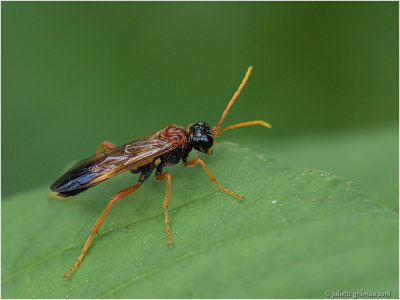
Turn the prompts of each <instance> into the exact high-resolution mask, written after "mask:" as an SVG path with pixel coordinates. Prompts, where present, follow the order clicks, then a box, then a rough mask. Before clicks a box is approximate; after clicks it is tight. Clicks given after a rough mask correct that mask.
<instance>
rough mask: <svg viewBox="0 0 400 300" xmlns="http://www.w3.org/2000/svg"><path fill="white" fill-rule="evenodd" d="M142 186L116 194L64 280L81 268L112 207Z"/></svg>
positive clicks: (139, 184) (135, 186)
mask: <svg viewBox="0 0 400 300" xmlns="http://www.w3.org/2000/svg"><path fill="white" fill-rule="evenodd" d="M141 185H142V182H140V181H139V182H138V183H137V184H135V185H134V186H131V187H129V188H127V189H125V190H122V191H120V192H119V193H117V194H115V195H114V196H113V197H112V199H111V201H110V202H109V203H108V205H107V207H106V209H105V210H104V211H103V213H102V214H101V216H100V218H99V219H98V220H97V222H96V223H95V224H94V226H93V228H92V232H91V233H90V236H89V238H88V239H87V241H86V243H85V245H84V246H83V249H82V252H81V254H80V255H79V257H78V259H77V260H76V262H75V264H74V265H73V266H72V268H71V269H70V270H69V271H67V272H66V273H65V275H64V278H65V279H67V278H68V276H69V274H70V273H73V272H74V271H75V270H76V269H77V268H78V266H79V264H80V263H81V262H82V260H83V257H84V256H85V254H86V252H87V250H88V248H89V245H90V243H91V242H92V239H93V237H94V235H95V234H96V233H97V231H98V230H99V228H100V226H101V223H103V221H104V219H105V217H106V216H107V214H108V211H109V210H110V209H111V207H112V206H113V205H114V204H115V203H117V202H118V201H120V200H121V199H122V198H124V197H126V196H128V195H129V194H132V193H133V192H135V191H137V190H138V189H139V188H140V186H141Z"/></svg>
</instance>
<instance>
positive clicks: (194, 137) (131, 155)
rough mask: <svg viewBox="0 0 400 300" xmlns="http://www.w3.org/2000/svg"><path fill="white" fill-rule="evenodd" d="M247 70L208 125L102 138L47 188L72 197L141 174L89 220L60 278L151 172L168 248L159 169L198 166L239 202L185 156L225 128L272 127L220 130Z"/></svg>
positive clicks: (163, 176)
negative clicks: (121, 139) (118, 142)
mask: <svg viewBox="0 0 400 300" xmlns="http://www.w3.org/2000/svg"><path fill="white" fill-rule="evenodd" d="M251 70H252V67H249V68H248V69H247V72H246V75H245V76H244V78H243V80H242V82H241V84H240V85H239V87H238V89H237V90H236V92H235V94H234V95H233V97H232V99H231V100H230V101H229V103H228V105H227V107H226V108H225V110H224V112H223V114H222V117H221V119H220V120H219V122H218V123H217V125H215V126H214V127H213V128H212V129H211V128H210V126H209V125H208V124H207V123H205V122H197V123H194V124H191V125H189V126H188V129H187V130H185V129H184V128H183V127H180V126H177V125H168V126H167V127H165V128H163V129H161V130H158V131H155V132H153V133H151V134H149V135H146V136H144V137H142V138H139V139H137V140H134V141H132V142H130V143H127V144H125V145H122V146H115V145H114V144H112V143H110V142H108V141H104V142H102V143H101V144H100V146H99V147H98V149H97V153H96V155H94V156H92V157H90V158H88V159H86V160H83V161H81V162H79V163H78V164H76V165H75V166H73V167H72V168H71V169H69V170H68V171H67V172H66V173H65V174H64V175H62V176H61V177H60V178H59V179H57V180H56V181H55V182H54V183H53V184H52V185H51V187H50V188H51V190H52V191H53V194H54V195H55V194H56V193H57V196H56V197H61V198H65V197H70V196H74V195H77V194H79V193H81V192H83V191H85V190H87V189H89V188H91V187H93V186H95V185H97V184H99V183H100V182H102V181H104V180H107V179H108V178H111V177H113V176H115V175H118V174H121V173H122V172H126V171H131V172H132V173H140V177H139V180H138V182H137V183H136V184H135V185H133V186H131V187H128V188H127V189H124V190H122V191H120V192H118V193H117V194H115V195H114V196H113V197H112V198H111V200H110V202H109V203H108V205H107V207H106V208H105V210H104V212H103V213H102V214H101V215H100V217H99V219H98V220H97V221H96V223H95V224H94V226H93V228H92V231H91V233H90V235H89V237H88V239H87V241H86V243H85V245H84V246H83V249H82V252H81V254H80V255H79V257H78V259H77V260H76V262H75V264H74V265H73V266H72V268H71V269H70V270H68V271H67V272H66V273H65V275H64V278H66V279H67V278H68V277H69V275H70V274H71V273H73V272H74V271H75V270H76V269H77V268H78V266H79V264H80V263H81V262H82V260H83V257H84V256H85V254H86V252H87V251H88V248H89V245H90V243H91V242H92V239H93V237H94V235H95V234H97V232H98V230H99V228H100V226H101V224H102V223H103V221H104V219H105V217H106V216H107V214H108V212H109V210H110V209H111V207H112V206H113V205H114V204H115V203H117V202H118V201H120V200H121V199H123V198H125V197H126V196H128V195H130V194H132V193H133V192H135V191H137V190H138V189H139V188H140V187H141V186H142V184H143V182H145V180H146V179H147V178H148V177H149V176H150V175H151V173H152V172H153V171H154V170H155V178H156V180H167V191H166V195H165V200H164V205H163V208H164V210H165V226H166V232H167V237H168V245H169V246H172V237H171V230H170V227H169V222H168V204H169V195H170V190H171V179H172V174H171V173H169V172H164V167H167V166H172V165H175V164H177V163H179V162H180V161H181V160H182V162H183V164H184V165H185V166H187V167H192V166H195V165H197V164H200V165H201V166H202V167H203V168H204V170H205V171H206V172H207V174H208V176H209V177H210V179H211V181H213V182H214V183H215V184H216V185H217V186H218V187H219V188H220V189H221V190H222V191H223V192H225V193H227V194H229V195H231V196H233V197H236V198H238V199H239V200H243V199H244V198H243V196H241V195H238V194H235V193H234V192H231V191H229V190H228V189H226V188H224V187H223V186H222V185H220V184H219V183H218V181H216V180H215V178H214V176H213V175H212V174H211V172H210V170H209V169H208V167H207V165H206V164H205V163H204V161H203V160H202V159H201V158H198V157H197V155H196V158H194V159H192V160H188V158H189V153H190V152H191V151H192V150H193V149H195V150H197V151H198V152H203V153H206V154H211V153H212V148H213V145H214V138H215V137H217V136H219V135H220V134H221V133H222V132H224V131H225V130H228V129H233V128H237V127H243V126H250V125H262V126H265V127H267V128H271V125H270V124H268V123H267V122H264V121H260V120H256V121H249V122H244V123H239V124H235V125H230V126H228V127H225V128H223V129H220V130H219V128H220V126H221V124H222V122H223V120H224V119H225V117H226V115H227V113H228V111H229V109H230V108H231V106H232V105H233V103H234V102H235V100H236V98H237V97H238V95H239V94H240V92H241V90H242V89H243V87H244V85H245V84H246V81H247V79H248V78H249V76H250V73H251ZM103 148H106V150H105V151H104V152H102V150H103Z"/></svg>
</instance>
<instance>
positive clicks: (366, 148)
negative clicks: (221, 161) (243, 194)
mask: <svg viewBox="0 0 400 300" xmlns="http://www.w3.org/2000/svg"><path fill="white" fill-rule="evenodd" d="M1 27H2V41H1V42H2V58H1V59H2V70H1V72H2V95H1V96H2V107H1V108H2V199H3V201H7V200H6V198H4V197H5V196H10V195H13V194H17V193H19V192H21V191H27V190H30V189H32V188H34V187H37V186H43V185H45V186H50V184H51V183H52V182H53V181H54V180H55V179H56V178H57V177H58V176H59V175H60V174H61V172H62V170H63V169H64V168H65V166H66V165H67V164H69V163H71V162H73V161H76V160H80V159H82V158H85V157H88V156H90V155H92V154H93V153H94V152H95V150H96V149H97V146H98V144H99V143H100V142H101V141H103V140H109V141H111V142H113V143H115V144H123V143H126V142H127V141H130V140H133V139H135V138H137V137H140V136H143V135H145V134H147V133H149V132H152V131H154V130H157V129H159V128H162V127H164V126H165V125H167V124H169V123H175V124H179V125H182V126H185V127H186V126H187V125H188V124H190V123H192V122H195V121H206V122H209V123H210V124H211V125H214V124H215V123H216V122H217V121H218V119H219V117H220V115H221V113H222V111H223V109H224V108H225V106H226V104H227V102H228V100H229V99H230V97H231V96H232V94H233V92H234V91H235V89H236V88H237V86H238V84H239V83H240V80H241V79H242V77H243V75H244V73H245V71H246V68H247V67H248V66H249V65H253V66H254V70H253V73H252V75H251V77H250V80H249V82H248V84H247V86H246V87H245V89H244V91H243V92H242V94H241V95H240V97H239V99H238V101H237V102H236V103H235V105H234V106H233V108H232V109H231V111H230V113H229V115H228V117H227V119H226V121H225V123H224V124H225V125H229V124H233V123H235V122H241V121H247V120H254V119H263V120H266V121H268V122H270V123H271V124H272V125H273V128H272V129H271V130H268V131H266V129H264V128H261V127H253V128H243V129H237V130H235V131H231V132H227V133H224V134H223V135H222V136H221V137H220V138H219V140H220V141H233V142H235V143H239V144H240V145H243V146H247V147H250V148H254V149H255V150H257V151H260V152H262V153H263V154H265V155H266V156H267V157H272V158H275V159H277V160H279V161H280V162H282V163H285V164H291V165H293V166H297V167H302V168H312V169H317V170H325V171H328V172H331V173H334V174H335V175H338V176H341V177H343V178H345V179H346V180H349V181H352V182H353V187H354V188H356V189H358V190H359V191H360V192H361V193H363V194H365V195H366V196H368V197H369V198H370V201H372V202H374V203H376V204H378V205H382V206H384V207H386V208H388V209H389V210H392V211H394V213H395V214H397V213H398V81H399V77H398V65H399V61H398V51H399V48H398V42H399V39H398V3H397V2H384V3H377V2H357V3H354V2H353V3H352V2H350V3H344V2H341V3H336V2H329V3H318V2H312V3H308V2H301V3H298V2H291V3H276V2H265V3H260V2H257V3H254V2H252V3H240V2H235V3H229V2H224V3H210V2H208V3H201V2H196V3H185V2H183V3H182V2H179V3H177V2H169V3H157V2H151V3H145V2H138V3H133V2H114V3H107V2H101V3H99V2H97V3H96V2H92V3H85V2H69V3H65V2H58V3H51V2H47V3H44V2H36V3H33V2H31V3H26V2H18V3H10V2H6V3H4V2H3V3H2V24H1ZM225 159H227V160H229V157H225ZM237 163H238V162H237V161H232V162H231V164H232V165H233V166H235V164H237ZM210 167H211V166H210ZM211 168H212V167H211ZM171 170H172V172H173V169H171ZM21 209H23V208H21Z"/></svg>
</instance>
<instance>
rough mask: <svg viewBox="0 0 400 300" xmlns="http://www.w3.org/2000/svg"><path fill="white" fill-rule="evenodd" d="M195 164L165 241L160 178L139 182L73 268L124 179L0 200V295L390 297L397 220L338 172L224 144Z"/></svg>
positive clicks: (177, 174) (178, 179) (178, 169)
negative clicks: (64, 194) (62, 194)
mask: <svg viewBox="0 0 400 300" xmlns="http://www.w3.org/2000/svg"><path fill="white" fill-rule="evenodd" d="M204 160H205V162H206V163H207V164H208V166H209V168H210V170H211V171H212V172H213V174H214V176H215V177H216V178H217V180H219V182H220V183H221V184H222V185H224V186H225V187H227V188H229V189H230V190H232V191H234V192H236V193H240V194H242V195H244V196H245V197H246V200H245V201H244V202H238V201H237V200H236V199H235V198H233V197H231V196H229V195H227V194H225V193H223V192H221V191H219V189H218V188H217V187H216V186H215V184H214V183H212V182H208V177H207V175H206V174H205V172H204V170H203V169H202V168H201V167H200V166H196V167H194V168H185V167H184V166H182V165H178V166H175V167H174V168H170V171H171V172H172V173H173V179H172V191H171V200H170V210H169V216H170V223H171V230H172V234H173V240H174V247H173V248H172V249H170V248H168V247H167V246H166V244H167V237H166V233H165V225H164V211H163V210H162V209H160V206H162V202H163V200H164V196H165V187H166V182H155V181H154V180H151V179H150V180H148V182H146V184H145V185H144V186H143V187H142V188H141V189H140V190H139V191H138V192H136V193H135V194H134V195H132V196H129V197H127V198H126V199H124V200H123V201H121V202H119V203H118V204H117V205H116V206H115V207H113V208H112V209H111V211H110V213H109V215H108V216H107V218H106V219H105V221H104V223H103V225H102V227H101V229H100V235H101V238H98V237H95V238H94V241H93V243H92V245H91V246H90V248H89V251H88V253H87V255H86V256H85V258H84V260H83V262H82V264H81V265H80V267H79V268H78V269H77V271H76V272H75V273H74V274H73V275H72V276H71V278H70V279H69V280H64V279H63V274H64V272H65V271H67V270H68V269H69V268H70V267H71V266H72V264H73V263H74V262H75V260H76V258H77V256H78V255H79V253H80V251H81V248H82V246H83V244H84V242H85V240H86V238H87V236H88V235H89V233H90V229H91V227H92V225H93V224H94V222H95V221H96V220H97V218H98V216H99V215H100V214H101V212H102V211H103V209H104V207H105V206H106V204H107V202H108V201H109V199H110V197H111V196H112V195H113V194H114V193H116V192H117V191H119V190H122V189H123V188H126V187H127V186H130V185H133V184H134V183H135V182H136V180H137V178H136V176H133V175H132V174H130V173H126V174H122V175H120V176H118V177H116V178H112V179H110V180H109V181H108V182H106V183H102V184H101V185H99V186H97V187H95V188H93V189H90V190H88V191H87V192H85V193H83V194H81V195H78V196H76V197H74V198H71V199H68V200H65V201H60V200H57V199H48V197H47V194H48V192H49V190H48V187H41V188H38V189H36V190H32V191H30V192H28V193H21V194H19V195H15V196H13V197H11V198H10V199H8V200H7V201H6V202H5V203H4V204H3V205H2V297H3V298H158V297H162V298H213V297H215V298H231V297H234V298H282V297H284V298H286V297H287V298H292V297H294V298H308V297H318V298H324V297H325V291H326V290H329V291H332V292H335V291H337V290H341V291H346V290H348V291H351V292H359V291H362V290H363V291H365V292H386V291H390V292H391V297H398V271H399V270H398V256H397V254H398V215H397V214H396V213H393V212H392V211H390V210H388V209H385V208H384V207H381V206H378V205H376V204H374V203H372V202H369V201H368V200H367V199H366V197H365V196H363V195H361V194H359V193H358V192H356V191H354V190H352V189H351V187H350V183H349V182H347V181H345V180H343V179H341V178H339V177H336V176H335V175H332V174H329V173H326V172H320V171H314V170H306V169H296V168H293V167H290V166H287V165H282V164H279V163H277V162H276V161H274V160H272V159H268V158H265V157H264V156H263V155H261V154H260V153H257V152H254V151H253V150H251V149H248V148H243V147H239V146H238V145H236V144H232V143H221V144H218V145H217V147H216V148H215V151H214V155H213V156H212V157H205V158H204Z"/></svg>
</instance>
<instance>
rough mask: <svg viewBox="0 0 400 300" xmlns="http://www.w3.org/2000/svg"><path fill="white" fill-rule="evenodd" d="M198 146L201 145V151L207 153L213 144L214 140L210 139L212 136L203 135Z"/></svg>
mask: <svg viewBox="0 0 400 300" xmlns="http://www.w3.org/2000/svg"><path fill="white" fill-rule="evenodd" d="M200 144H201V151H202V152H207V151H208V149H210V148H211V147H212V145H213V144H214V139H213V138H212V136H209V135H203V136H202V137H201V140H200Z"/></svg>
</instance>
